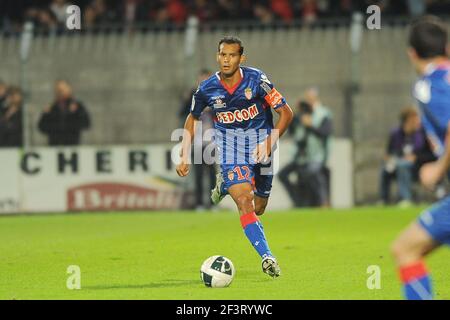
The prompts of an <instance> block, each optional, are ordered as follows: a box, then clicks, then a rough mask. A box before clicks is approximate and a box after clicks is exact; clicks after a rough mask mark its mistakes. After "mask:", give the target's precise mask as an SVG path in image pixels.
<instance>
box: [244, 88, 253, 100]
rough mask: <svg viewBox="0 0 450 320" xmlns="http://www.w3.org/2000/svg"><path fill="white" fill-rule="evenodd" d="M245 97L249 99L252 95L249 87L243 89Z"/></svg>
mask: <svg viewBox="0 0 450 320" xmlns="http://www.w3.org/2000/svg"><path fill="white" fill-rule="evenodd" d="M245 97H246V98H247V100H250V99H251V98H252V97H253V92H252V89H251V88H246V89H245Z"/></svg>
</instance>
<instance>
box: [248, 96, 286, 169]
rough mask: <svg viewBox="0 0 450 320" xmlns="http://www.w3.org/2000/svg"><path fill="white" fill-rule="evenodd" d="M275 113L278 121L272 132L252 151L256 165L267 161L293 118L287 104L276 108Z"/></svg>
mask: <svg viewBox="0 0 450 320" xmlns="http://www.w3.org/2000/svg"><path fill="white" fill-rule="evenodd" d="M275 111H276V113H277V114H278V121H277V124H276V125H275V128H274V130H273V131H272V133H271V134H270V135H269V136H268V137H267V139H266V140H265V141H264V142H263V143H261V144H259V145H258V146H257V147H256V149H255V150H254V151H253V157H254V159H255V160H256V161H257V162H258V163H259V162H265V161H267V158H268V157H269V156H270V154H271V152H272V149H273V147H274V146H275V144H276V143H277V141H278V140H279V139H280V138H281V136H282V135H283V134H284V132H285V131H286V130H287V128H288V127H289V125H290V124H291V122H292V119H293V117H294V112H293V111H292V109H291V107H290V106H289V105H288V104H285V105H284V106H282V107H280V108H277V109H276V110H275Z"/></svg>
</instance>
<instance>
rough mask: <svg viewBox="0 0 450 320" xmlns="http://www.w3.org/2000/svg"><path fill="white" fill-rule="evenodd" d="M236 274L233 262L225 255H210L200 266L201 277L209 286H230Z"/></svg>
mask: <svg viewBox="0 0 450 320" xmlns="http://www.w3.org/2000/svg"><path fill="white" fill-rule="evenodd" d="M234 274H235V271H234V266H233V263H232V262H231V260H230V259H228V258H226V257H224V256H212V257H209V258H208V259H206V260H205V262H203V264H202V266H201V268H200V278H201V279H202V281H203V283H204V284H205V286H207V287H213V288H224V287H228V286H229V285H230V283H231V281H233V277H234Z"/></svg>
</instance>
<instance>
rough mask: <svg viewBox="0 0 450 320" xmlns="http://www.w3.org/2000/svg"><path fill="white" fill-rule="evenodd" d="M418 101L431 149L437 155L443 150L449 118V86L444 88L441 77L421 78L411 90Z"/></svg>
mask: <svg viewBox="0 0 450 320" xmlns="http://www.w3.org/2000/svg"><path fill="white" fill-rule="evenodd" d="M413 95H414V97H415V98H416V99H417V101H418V102H419V106H420V109H421V113H422V126H423V127H424V129H425V131H426V133H427V136H428V139H429V141H430V143H431V145H432V148H433V151H434V153H435V154H436V155H437V156H441V155H442V153H443V152H444V145H445V136H446V132H447V125H448V122H449V120H450V109H449V108H448V107H447V106H448V104H449V103H450V86H447V87H446V88H444V86H443V83H442V79H430V78H423V79H421V80H419V81H418V82H417V83H416V84H415V86H414V90H413Z"/></svg>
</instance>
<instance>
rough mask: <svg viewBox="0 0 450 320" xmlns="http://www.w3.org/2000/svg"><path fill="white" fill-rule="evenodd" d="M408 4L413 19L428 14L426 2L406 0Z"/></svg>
mask: <svg viewBox="0 0 450 320" xmlns="http://www.w3.org/2000/svg"><path fill="white" fill-rule="evenodd" d="M406 4H407V5H408V12H409V15H410V16H412V17H419V16H422V15H424V14H425V12H426V3H425V0H406Z"/></svg>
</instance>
